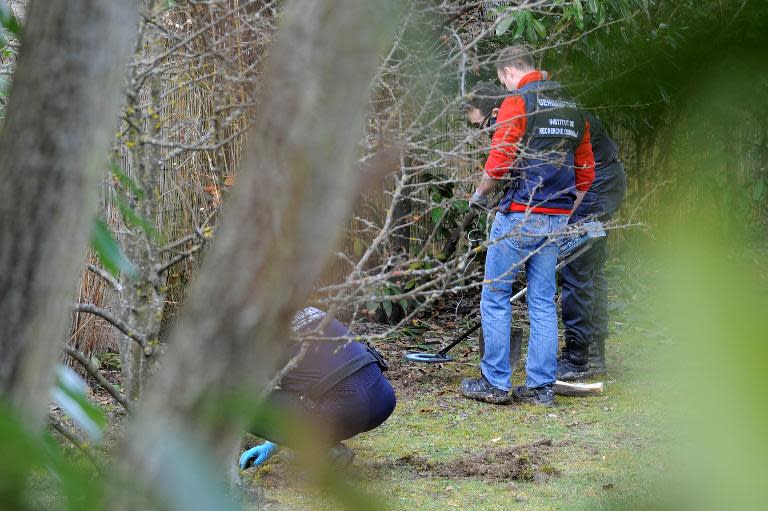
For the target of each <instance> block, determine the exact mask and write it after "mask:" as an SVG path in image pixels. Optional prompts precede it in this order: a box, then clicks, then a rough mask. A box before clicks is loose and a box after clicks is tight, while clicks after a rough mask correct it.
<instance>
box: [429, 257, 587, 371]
mask: <svg viewBox="0 0 768 511" xmlns="http://www.w3.org/2000/svg"><path fill="white" fill-rule="evenodd" d="M590 248H592V244H591V243H588V244H586V245H584V246H583V247H581V248H580V249H579V250H577V251H576V252H574V253H573V254H571V255H569V256H568V257H566V258H565V259H563V260H562V261H560V262H559V263H558V264H557V266H556V267H555V271H560V269H561V268H562V267H563V266H565V265H566V264H568V263H570V262H571V261H573V260H574V259H576V258H577V257H580V256H581V255H582V254H583V253H584V252H586V251H587V250H589V249H590ZM527 292H528V286H526V287H524V288H523V289H521V290H520V291H518V292H517V293H515V294H514V295H513V296H512V298H510V299H509V302H510V303H514V302H516V301H518V300H519V299H520V298H522V297H524V296H525V294H526V293H527ZM481 324H482V322H480V321H478V322H477V323H475V324H474V325H472V326H471V327H469V328H468V329H467V330H465V331H464V333H462V334H461V335H460V336H458V337H457V338H456V339H454V340H453V341H451V343H450V344H448V345H447V346H446V347H445V348H443V349H441V350H440V351H438V352H437V354H438V355H440V356H443V357H444V356H445V355H446V354H447V353H448V352H449V351H451V350H452V349H453V348H454V347H455V346H456V345H457V344H459V343H460V342H461V341H463V340H465V339H466V338H467V337H469V336H470V335H472V334H473V333H474V332H475V331H476V330H477V329H478V328H480V325H481Z"/></svg>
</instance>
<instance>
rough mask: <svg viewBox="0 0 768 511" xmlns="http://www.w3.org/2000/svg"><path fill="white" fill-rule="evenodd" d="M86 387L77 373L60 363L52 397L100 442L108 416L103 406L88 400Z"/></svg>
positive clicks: (88, 434) (92, 439)
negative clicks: (100, 406)
mask: <svg viewBox="0 0 768 511" xmlns="http://www.w3.org/2000/svg"><path fill="white" fill-rule="evenodd" d="M86 389H87V385H86V384H85V382H84V381H83V380H82V378H80V376H78V375H77V373H75V372H74V371H73V370H72V369H71V368H69V367H67V366H63V365H60V366H59V367H58V369H57V371H56V385H55V386H54V387H53V388H52V389H51V399H52V400H53V401H54V402H56V404H58V405H59V406H60V407H61V410H62V412H64V414H65V415H66V416H67V417H69V418H70V419H72V422H74V423H75V424H76V425H77V426H78V427H79V428H80V429H81V430H83V431H84V432H85V434H86V435H87V436H88V438H89V439H90V440H91V441H93V442H98V441H101V438H102V435H103V433H104V429H105V428H106V427H107V417H106V415H105V414H104V411H103V410H102V409H101V408H99V407H98V406H96V405H95V404H93V403H91V402H90V401H88V398H87V397H86V395H85V393H86Z"/></svg>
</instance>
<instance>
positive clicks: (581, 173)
mask: <svg viewBox="0 0 768 511" xmlns="http://www.w3.org/2000/svg"><path fill="white" fill-rule="evenodd" d="M573 165H574V171H575V173H576V189H577V190H579V191H580V192H586V191H587V190H589V187H590V186H592V181H594V180H595V155H594V154H593V153H592V142H591V141H590V135H589V121H586V126H585V127H584V136H583V137H581V143H579V146H578V147H577V148H576V152H575V153H574V155H573Z"/></svg>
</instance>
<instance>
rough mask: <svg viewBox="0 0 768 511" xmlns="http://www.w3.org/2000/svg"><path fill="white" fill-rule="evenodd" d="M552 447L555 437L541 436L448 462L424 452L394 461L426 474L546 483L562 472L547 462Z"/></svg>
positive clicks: (396, 464)
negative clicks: (428, 455) (552, 438)
mask: <svg viewBox="0 0 768 511" xmlns="http://www.w3.org/2000/svg"><path fill="white" fill-rule="evenodd" d="M552 449H553V446H552V441H551V440H549V439H542V440H537V441H536V442H533V443H531V444H526V445H517V446H512V447H489V448H487V449H485V450H483V451H482V452H480V453H478V454H469V455H466V456H462V457H460V458H458V459H455V460H451V461H448V462H431V461H429V460H427V458H425V457H423V456H418V455H408V456H404V457H402V458H399V459H398V460H397V461H395V462H394V465H395V466H399V467H411V468H413V469H415V470H416V471H417V472H418V473H419V475H421V476H425V477H447V478H451V479H459V478H478V479H483V480H485V481H490V482H502V481H511V480H517V481H533V482H536V483H543V482H546V481H547V479H549V478H550V477H552V476H556V475H559V473H560V472H559V471H558V470H557V469H556V468H554V467H553V466H552V465H550V464H549V463H548V462H547V458H548V457H549V454H550V453H551V451H552Z"/></svg>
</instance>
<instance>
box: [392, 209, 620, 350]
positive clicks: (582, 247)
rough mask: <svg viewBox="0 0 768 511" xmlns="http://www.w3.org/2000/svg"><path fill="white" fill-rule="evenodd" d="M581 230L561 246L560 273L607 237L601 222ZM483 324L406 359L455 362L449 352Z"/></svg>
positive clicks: (519, 295) (522, 293)
mask: <svg viewBox="0 0 768 511" xmlns="http://www.w3.org/2000/svg"><path fill="white" fill-rule="evenodd" d="M581 228H582V229H584V231H583V232H582V233H580V234H579V235H578V236H573V237H569V238H568V239H567V240H566V241H565V242H564V243H562V244H561V245H560V250H559V252H558V255H557V258H558V259H559V260H560V262H559V263H557V266H556V267H555V271H560V269H561V268H562V267H563V266H565V265H566V264H568V263H570V262H571V261H573V260H574V259H577V258H579V257H581V255H582V254H584V253H585V252H587V251H588V250H589V249H590V248H592V245H593V244H594V243H595V241H597V240H598V239H600V238H604V237H605V230H604V229H603V224H602V223H600V222H597V221H595V222H587V223H585V224H584V225H583V226H581ZM527 292H528V287H527V286H526V287H524V288H523V289H521V290H520V291H518V292H517V293H515V294H514V295H513V296H512V298H510V299H509V302H510V303H515V302H516V301H518V300H519V299H520V298H522V297H523V296H525V294H526V293H527ZM481 324H482V323H481V322H480V321H478V322H476V323H475V324H474V325H472V326H471V327H470V328H468V329H467V330H465V331H464V332H463V333H461V335H459V336H458V337H456V338H455V339H454V340H453V341H451V342H450V343H449V344H448V345H446V346H445V347H444V348H443V349H441V350H440V351H438V352H437V353H428V352H414V353H408V354H406V355H405V359H406V360H408V361H410V362H419V363H422V364H444V363H446V362H453V357H451V356H449V355H448V352H449V351H451V350H452V349H453V348H455V347H456V345H457V344H459V343H460V342H461V341H463V340H465V339H466V338H467V337H469V336H470V335H472V333H473V332H475V331H476V330H477V329H478V328H480V325H481ZM518 354H519V350H518Z"/></svg>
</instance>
